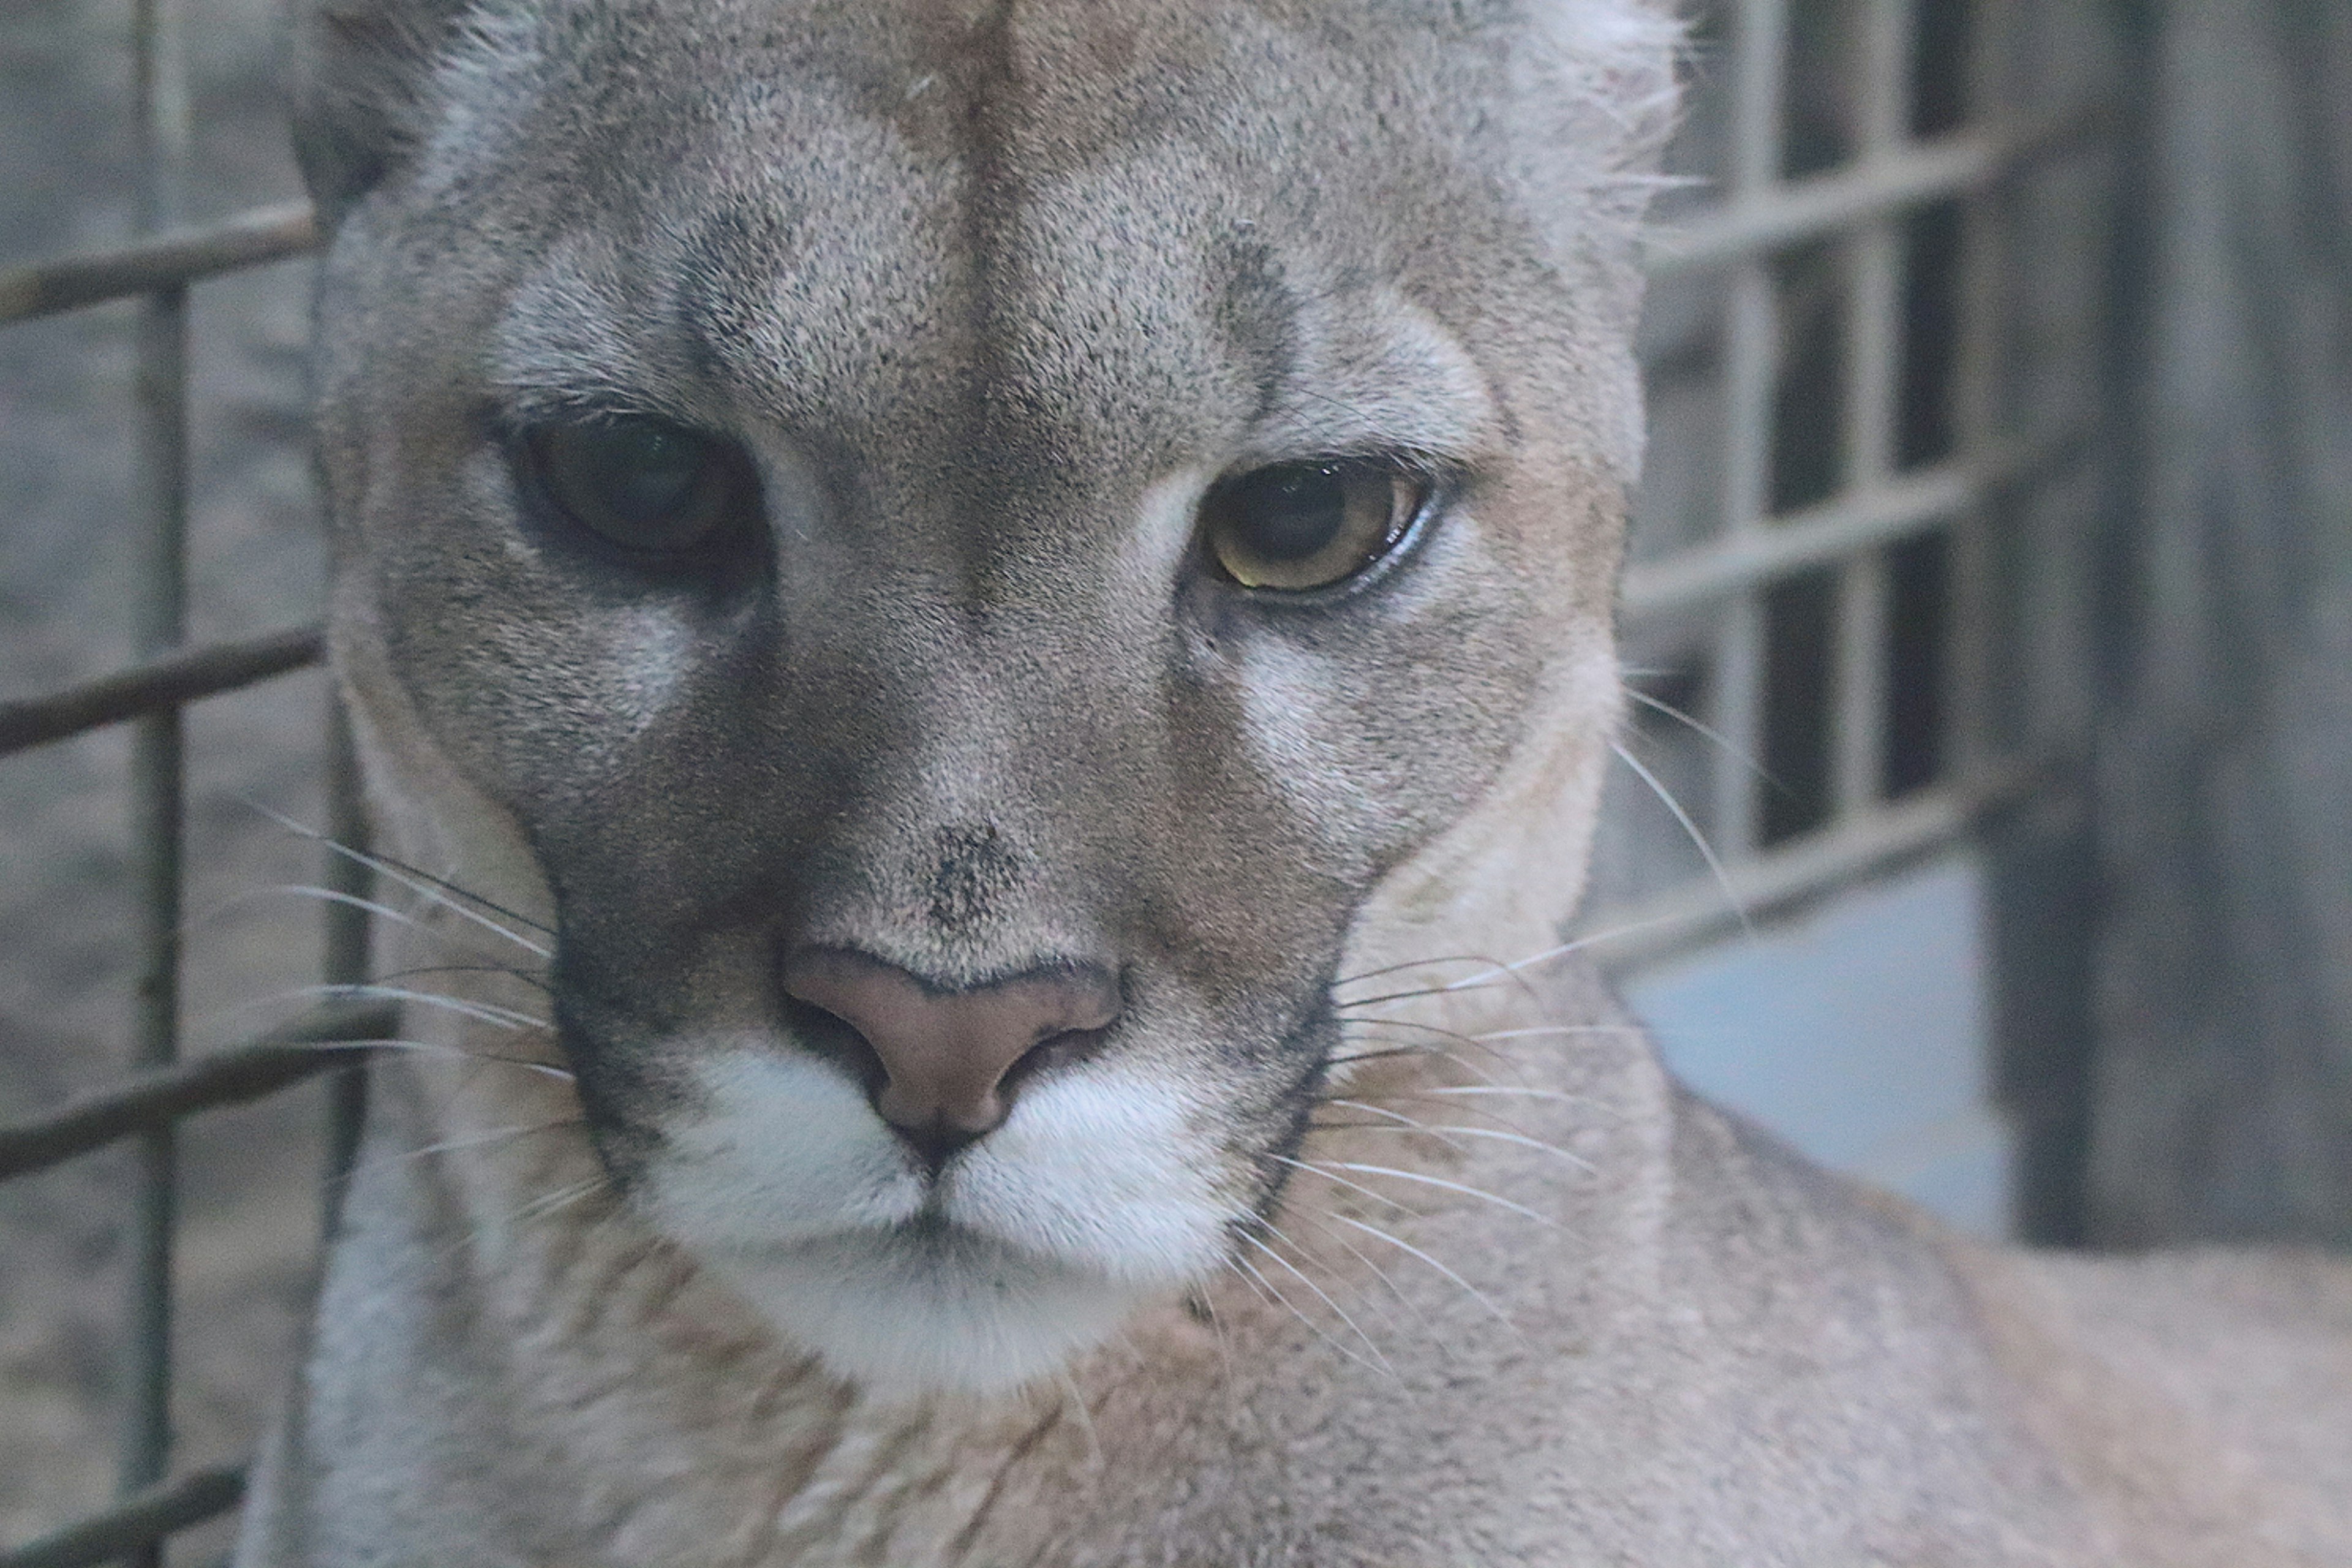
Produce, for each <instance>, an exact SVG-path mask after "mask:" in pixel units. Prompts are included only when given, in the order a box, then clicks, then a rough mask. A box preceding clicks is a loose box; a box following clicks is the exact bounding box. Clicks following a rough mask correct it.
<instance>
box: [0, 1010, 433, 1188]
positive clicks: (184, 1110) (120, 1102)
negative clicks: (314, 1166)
mask: <svg viewBox="0 0 2352 1568" xmlns="http://www.w3.org/2000/svg"><path fill="white" fill-rule="evenodd" d="M399 1027H400V1009H399V1008H398V1006H396V1005H394V1004H393V1003H390V1002H335V1003H330V1004H327V1005H324V1006H320V1007H316V1008H313V1009H312V1010H311V1011H310V1012H308V1013H305V1014H304V1015H302V1016H300V1017H299V1018H297V1019H295V1020H293V1021H292V1022H291V1023H288V1024H283V1025H280V1026H278V1027H277V1028H275V1029H272V1030H270V1031H269V1032H268V1034H265V1035H262V1036H260V1037H258V1038H257V1039H255V1040H253V1041H252V1042H251V1043H250V1044H247V1045H244V1046H239V1047H236V1049H234V1050H226V1051H219V1052H215V1053H214V1054H212V1055H210V1056H205V1057H200V1058H197V1059H195V1060H194V1061H191V1062H184V1063H182V1064H180V1065H178V1066H175V1067H171V1068H160V1069H158V1070H156V1071H152V1072H147V1073H142V1074H140V1075H139V1076H138V1077H136V1078H134V1079H131V1080H130V1081H129V1082H128V1083H126V1084H124V1085H121V1086H119V1087H117V1088H114V1089H107V1090H105V1091H104V1092H102V1093H98V1094H90V1095H85V1096H83V1097H81V1098H80V1099H78V1100H69V1101H68V1102H67V1103H66V1104H64V1105H62V1106H59V1107H58V1109H57V1110H52V1111H49V1112H48V1113H47V1114H46V1115H43V1116H37V1117H35V1118H33V1119H32V1120H30V1121H20V1122H17V1123H16V1125H14V1126H12V1127H0V1182H5V1181H7V1180H9V1179H11V1178H13V1177H16V1176H22V1175H26V1174H28V1173H32V1172H34V1171H43V1170H47V1169H48V1168H49V1167H50V1166H52V1165H57V1164H61V1163H64V1162H66V1161H68V1160H71V1159H73V1158H75V1157H77V1156H78V1155H82V1154H87V1153H89V1152H92V1151H94V1150H98V1149H103V1148H105V1147H106V1146H107V1145H108V1144H110V1143H113V1142H118V1141H120V1140H121V1139H124V1138H129V1137H132V1136H134V1135H136V1134H139V1133H142V1132H146V1131H150V1130H152V1129H154V1128H158V1127H168V1126H170V1125H171V1124H172V1123H173V1121H178V1120H180V1119H181V1118H183V1117H187V1116H193V1115H194V1114H195V1113H197V1112H198V1111H203V1110H216V1109H218V1108H219V1107H221V1106H225V1105H243V1104H246V1103H247V1102H248V1101H251V1100H259V1099H262V1098H263V1097H265V1096H267V1095H271V1094H275V1093H277V1092H278V1090H279V1089H286V1088H289V1087H290V1086H292V1085H294V1084H298V1083H300V1082H301V1081H302V1080H303V1079H310V1078H315V1077H317V1076H318V1075H319V1074H320V1073H325V1072H333V1071H335V1070H336V1069H337V1068H340V1067H341V1065H342V1064H343V1062H344V1061H345V1060H346V1059H348V1057H347V1054H346V1053H345V1052H342V1051H335V1050H321V1049H320V1046H321V1045H324V1044H328V1043H331V1042H338V1041H350V1042H354V1043H357V1044H360V1045H365V1044H368V1043H372V1042H376V1041H381V1040H383V1039H385V1038H387V1037H390V1036H391V1035H392V1033H393V1032H394V1030H396V1029H398V1028H399ZM361 1054H362V1055H365V1054H369V1053H366V1052H362V1053H361Z"/></svg>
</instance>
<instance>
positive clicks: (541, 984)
mask: <svg viewBox="0 0 2352 1568" xmlns="http://www.w3.org/2000/svg"><path fill="white" fill-rule="evenodd" d="M423 974H503V975H505V976H507V977H508V978H509V979H510V980H520V981H521V982H522V983H523V984H525V985H528V986H530V988H531V989H532V990H534V991H541V992H544V993H546V994H548V995H550V996H552V995H554V994H555V987H554V986H552V985H551V984H548V983H547V982H546V981H545V980H543V979H541V978H540V977H539V976H538V975H536V974H526V973H523V972H522V971H521V970H520V969H517V968H515V967H513V966H512V965H511V964H505V963H419V964H415V965H413V966H411V967H409V968H407V969H395V970H394V971H392V972H391V973H388V974H379V975H377V976H376V977H375V984H383V983H384V982H385V981H388V980H414V979H415V978H416V977H417V976H419V975H423Z"/></svg>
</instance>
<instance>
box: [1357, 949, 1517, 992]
mask: <svg viewBox="0 0 2352 1568" xmlns="http://www.w3.org/2000/svg"><path fill="white" fill-rule="evenodd" d="M1433 963H1478V964H1484V965H1486V967H1487V968H1490V969H1492V968H1496V967H1497V966H1498V964H1499V961H1498V960H1496V959H1492V958H1488V957H1486V956H1485V955H1484V954H1481V953H1472V952H1457V953H1449V954H1447V955H1446V956H1444V957H1442V958H1408V959H1406V960H1405V961H1404V962H1403V963H1384V964H1382V965H1381V967H1380V968H1378V969H1367V970H1365V971H1364V972H1363V973H1360V974H1346V975H1342V976H1340V977H1339V979H1337V980H1334V981H1333V982H1331V987H1332V989H1334V990H1337V989H1338V988H1339V987H1340V986H1342V985H1360V984H1363V983H1364V982H1365V981H1367V980H1378V979H1380V978H1381V976H1382V975H1387V974H1399V973H1403V972H1404V971H1405V970H1408V969H1423V968H1426V967H1428V966H1429V965H1431V964H1433Z"/></svg>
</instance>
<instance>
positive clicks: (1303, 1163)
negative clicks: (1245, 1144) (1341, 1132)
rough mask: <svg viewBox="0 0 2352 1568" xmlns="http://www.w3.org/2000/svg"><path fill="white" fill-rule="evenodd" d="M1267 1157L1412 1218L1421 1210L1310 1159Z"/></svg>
mask: <svg viewBox="0 0 2352 1568" xmlns="http://www.w3.org/2000/svg"><path fill="white" fill-rule="evenodd" d="M1268 1158H1270V1159H1274V1160H1277V1161H1279V1162H1281V1163H1283V1164H1286V1165H1288V1166H1289V1167H1291V1168H1292V1169H1293V1170H1297V1171H1305V1172H1306V1173H1307V1174H1309V1175H1313V1176H1320V1177H1322V1178H1323V1179H1324V1180H1325V1181H1327V1182H1330V1183H1333V1184H1336V1185H1339V1186H1342V1187H1345V1188H1347V1189H1348V1190H1349V1192H1355V1193H1361V1194H1364V1196H1366V1197H1368V1198H1370V1199H1371V1200H1372V1201H1373V1202H1374V1203H1381V1204H1386V1205H1389V1207H1391V1208H1392V1209H1394V1210H1396V1211H1397V1213H1399V1214H1402V1215H1410V1216H1412V1218H1414V1219H1419V1218H1420V1217H1421V1212H1420V1211H1419V1210H1418V1209H1415V1208H1413V1207H1412V1205H1409V1204H1401V1203H1399V1202H1397V1200H1396V1199H1394V1198H1392V1197H1391V1196H1389V1195H1388V1194H1386V1193H1383V1192H1378V1191H1375V1190H1374V1189H1372V1188H1370V1187H1368V1186H1366V1185H1364V1184H1363V1183H1361V1182H1351V1181H1349V1179H1348V1178H1347V1177H1345V1176H1341V1175H1337V1174H1334V1173H1332V1172H1330V1171H1328V1170H1326V1169H1325V1168H1324V1167H1323V1166H1321V1165H1318V1164H1316V1163H1313V1162H1312V1161H1309V1160H1294V1159H1292V1158H1291V1157H1290V1156H1289V1155H1287V1154H1274V1155H1269V1156H1268Z"/></svg>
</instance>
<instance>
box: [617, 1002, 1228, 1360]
mask: <svg viewBox="0 0 2352 1568" xmlns="http://www.w3.org/2000/svg"><path fill="white" fill-rule="evenodd" d="M695 1078H696V1079H697V1084H698V1090H699V1092H698V1095H697V1096H696V1097H695V1098H696V1099H697V1100H699V1101H700V1102H701V1103H700V1105H699V1107H698V1110H696V1111H695V1112H692V1113H689V1114H687V1115H685V1116H683V1117H681V1118H680V1119H679V1121H678V1122H677V1124H676V1125H673V1126H669V1127H666V1128H665V1129H664V1130H663V1135H662V1139H661V1146H662V1152H660V1153H659V1154H657V1155H656V1156H655V1157H654V1158H653V1159H652V1160H651V1161H650V1162H648V1163H647V1165H646V1167H645V1169H644V1171H643V1173H642V1178H641V1180H639V1181H638V1182H636V1183H634V1184H633V1187H634V1189H635V1191H634V1194H633V1195H634V1197H635V1201H636V1203H637V1205H638V1206H639V1208H640V1209H641V1211H642V1212H643V1213H644V1214H645V1215H646V1218H647V1219H649V1220H650V1221H651V1222H652V1223H653V1224H654V1226H656V1228H657V1229H658V1230H660V1231H661V1232H663V1233H664V1234H665V1235H667V1236H668V1237H670V1238H671V1239H673V1240H675V1241H677V1242H678V1243H679V1244H680V1245H681V1246H683V1247H685V1248H686V1249H687V1250H688V1252H689V1253H691V1254H692V1255H693V1256H694V1257H696V1258H698V1259H699V1260H700V1261H701V1262H702V1263H703V1264H704V1265H705V1266H706V1267H707V1268H709V1269H710V1270H711V1271H712V1272H713V1273H714V1274H716V1275H717V1276H718V1277H719V1278H720V1279H725V1280H727V1281H728V1282H729V1283H730V1284H731V1285H732V1286H733V1287H734V1289H736V1290H737V1291H738V1293H740V1295H741V1296H742V1297H743V1298H744V1299H745V1300H747V1301H748V1302H749V1303H750V1304H751V1306H752V1307H753V1308H754V1309H755V1310H757V1311H759V1312H760V1313H761V1315H762V1316H763V1317H764V1318H765V1319H766V1320H767V1321H769V1322H770V1323H772V1325H773V1326H774V1327H775V1329H776V1331H777V1332H778V1333H779V1334H780V1335H781V1336H782V1337H783V1338H784V1339H785V1340H786V1341H787V1342H790V1343H792V1344H794V1345H796V1346H798V1347H800V1348H802V1349H803V1350H805V1351H807V1352H809V1353H811V1354H813V1355H814V1356H815V1357H816V1358H817V1359H818V1360H819V1361H821V1362H822V1363H824V1365H825V1366H826V1367H827V1368H828V1369H829V1370H830V1371H832V1372H833V1373H835V1374H837V1375H839V1376H841V1377H843V1378H844V1379H846V1380H847V1381H849V1382H851V1383H854V1384H858V1385H860V1386H862V1387H865V1388H867V1389H870V1390H872V1391H874V1392H877V1393H880V1394H891V1395H918V1394H941V1393H971V1394H995V1393H1003V1392H1005V1391H1008V1390H1012V1389H1014V1388H1018V1387H1020V1386H1021V1385H1023V1384H1029V1383H1033V1382H1035V1381H1037V1380H1038V1379H1040V1378H1044V1377H1047V1376H1050V1375H1052V1374H1053V1373H1055V1371H1056V1370H1057V1369H1059V1368H1061V1367H1062V1366H1064V1365H1065V1364H1066V1363H1068V1362H1069V1361H1070V1360H1071V1359H1072V1358H1073V1357H1075V1356H1077V1355H1079V1354H1081V1353H1083V1352H1086V1351H1087V1350H1089V1349H1091V1348H1092V1347H1094V1346H1095V1345H1097V1344H1099V1343H1100V1342H1102V1341H1104V1340H1105V1339H1107V1338H1108V1337H1109V1336H1110V1335H1111V1334H1113V1333H1114V1332H1116V1331H1117V1330H1118V1327H1119V1325H1120V1324H1121V1323H1122V1322H1123V1321H1126V1320H1127V1318H1128V1317H1129V1315H1130V1314H1132V1313H1134V1312H1135V1311H1137V1310H1139V1309H1140V1308H1142V1307H1144V1306H1147V1305H1149V1304H1151V1303H1153V1302H1156V1301H1161V1300H1168V1299H1170V1298H1171V1297H1174V1296H1176V1295H1178V1294H1181V1292H1182V1291H1184V1290H1186V1289H1190V1288H1192V1287H1193V1286H1196V1285H1197V1284H1199V1283H1200V1282H1202V1280H1204V1279H1208V1278H1209V1277H1210V1276H1212V1275H1213V1273H1215V1272H1216V1271H1217V1270H1218V1269H1220V1268H1223V1264H1224V1258H1225V1253H1226V1248H1227V1247H1228V1246H1229V1244H1230V1236H1231V1231H1232V1226H1234V1223H1236V1222H1237V1221H1239V1220H1243V1219H1244V1218H1246V1216H1247V1210H1246V1206H1245V1205H1241V1204H1237V1203H1235V1202H1233V1201H1230V1200H1226V1199H1221V1198H1220V1196H1219V1194H1218V1191H1217V1187H1218V1184H1217V1183H1216V1181H1215V1180H1214V1179H1213V1175H1212V1174H1211V1173H1213V1172H1215V1171H1216V1170H1218V1169H1220V1168H1221V1167H1222V1166H1223V1164H1224V1163H1225V1162H1224V1161H1223V1159H1222V1158H1221V1152H1220V1151H1218V1150H1217V1149H1216V1148H1215V1146H1214V1142H1213V1138H1212V1137H1210V1136H1209V1135H1208V1134H1206V1133H1204V1132H1202V1131H1197V1129H1198V1128H1200V1127H1202V1126H1204V1125H1207V1124H1209V1119H1207V1118H1204V1117H1202V1116H1201V1115H1198V1114H1196V1113H1195V1111H1194V1110H1193V1108H1192V1105H1191V1103H1190V1102H1189V1099H1188V1097H1187V1096H1186V1095H1185V1094H1183V1093H1182V1092H1181V1091H1180V1090H1178V1089H1172V1088H1171V1087H1169V1086H1168V1085H1166V1084H1165V1083H1164V1082H1155V1081H1153V1080H1151V1079H1146V1078H1145V1077H1143V1075H1142V1074H1140V1073H1137V1072H1126V1071H1121V1070H1120V1069H1118V1068H1112V1067H1097V1068H1094V1069H1093V1070H1087V1071H1080V1072H1073V1073H1069V1074H1066V1075H1062V1076H1059V1077H1057V1078H1056V1079H1054V1080H1052V1081H1050V1082H1046V1083H1041V1084H1039V1085H1037V1086H1035V1087H1034V1089H1032V1090H1031V1091H1029V1092H1027V1093H1025V1094H1024V1096H1023V1097H1022V1098H1021V1099H1020V1100H1018V1101H1016V1102H1015V1104H1014V1106H1013V1113H1012V1115H1011V1116H1010V1117H1009V1118H1008V1119H1007V1120H1006V1121H1005V1123H1004V1125H1003V1127H1001V1128H999V1129H997V1130H996V1131H994V1132H992V1133H991V1134H990V1135H989V1136H988V1137H986V1138H984V1139H982V1140H981V1141H980V1142H977V1143H974V1144H972V1145H971V1147H969V1148H967V1149H966V1150H964V1151H963V1152H961V1153H959V1154H957V1155H956V1156H954V1157H953V1158H952V1159H951V1160H950V1161H949V1163H947V1165H946V1167H945V1168H944V1169H943V1170H941V1171H940V1172H939V1173H937V1174H936V1175H934V1174H931V1173H929V1172H927V1171H926V1170H924V1169H923V1168H922V1167H921V1165H920V1163H919V1162H917V1161H916V1160H915V1159H914V1158H913V1157H912V1156H911V1154H910V1153H909V1152H908V1150H907V1149H906V1148H905V1146H904V1145H903V1144H902V1143H901V1142H900V1141H899V1140H898V1137H897V1136H896V1135H895V1134H893V1133H892V1132H891V1131H889V1129H888V1128H887V1127H886V1126H885V1125H884V1124H883V1122H882V1121H881V1120H880V1119H879V1118H878V1117H877V1116H876V1115H875V1114H874V1112H873V1110H872V1109H871V1107H870V1106H869V1105H868V1104H867V1102H866V1096H865V1093H864V1091H863V1090H862V1089H859V1088H858V1087H857V1086H856V1084H854V1083H852V1082H851V1081H850V1080H849V1079H847V1077H846V1076H845V1075H844V1074H843V1073H841V1072H840V1071H839V1070H838V1069H836V1068H834V1067H832V1066H831V1065H830V1064H828V1063H825V1062H823V1061H820V1060H816V1059H814V1058H809V1057H806V1056H804V1055H793V1054H791V1053H788V1052H780V1051H778V1050H776V1049H775V1048H774V1047H772V1046H769V1045H765V1044H762V1045H759V1046H751V1047H734V1048H722V1049H720V1050H718V1051H715V1052H707V1053H703V1054H702V1056H701V1061H700V1065H699V1066H698V1068H697V1070H696V1073H695Z"/></svg>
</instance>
